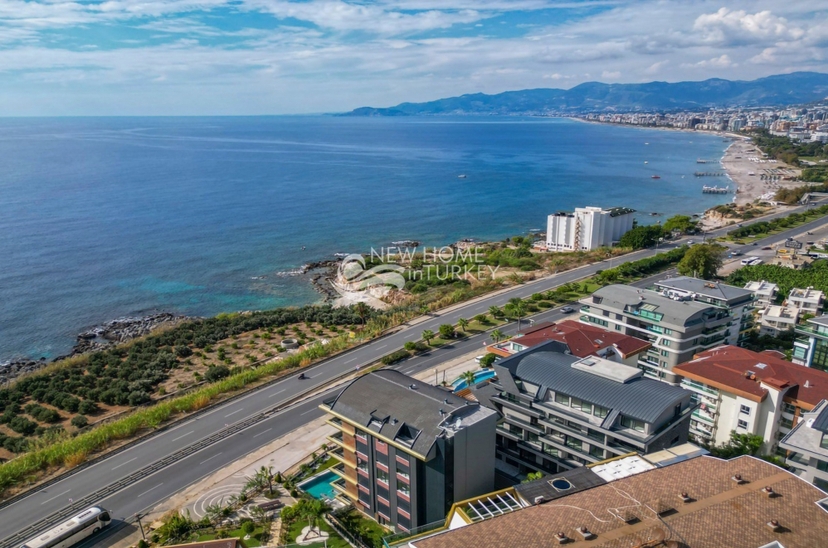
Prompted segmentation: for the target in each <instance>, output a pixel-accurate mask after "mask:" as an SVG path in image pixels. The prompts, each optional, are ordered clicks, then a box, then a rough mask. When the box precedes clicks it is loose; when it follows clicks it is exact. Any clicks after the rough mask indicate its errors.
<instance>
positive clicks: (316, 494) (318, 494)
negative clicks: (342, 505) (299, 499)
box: [297, 471, 339, 500]
mask: <svg viewBox="0 0 828 548" xmlns="http://www.w3.org/2000/svg"><path fill="white" fill-rule="evenodd" d="M338 478H339V476H338V475H336V474H334V473H333V472H331V471H327V472H324V473H322V474H319V475H318V476H314V477H312V478H311V479H309V480H308V481H306V482H303V483H300V484H299V485H298V486H297V487H299V488H300V489H301V490H302V491H304V492H306V493H307V494H309V495H310V496H312V497H313V498H315V499H319V500H325V499H333V498H334V496H336V493H335V492H334V488H333V487H331V482H332V481H336V480H337V479H338Z"/></svg>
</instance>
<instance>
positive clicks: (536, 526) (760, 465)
mask: <svg viewBox="0 0 828 548" xmlns="http://www.w3.org/2000/svg"><path fill="white" fill-rule="evenodd" d="M586 479H589V478H586ZM542 481H546V482H547V484H548V485H547V487H548V489H546V488H544V490H543V491H541V493H549V494H550V495H553V497H552V500H550V501H549V502H546V501H545V500H541V501H540V503H539V504H532V505H528V506H520V507H515V506H514V505H513V506H512V508H511V509H509V510H504V511H498V507H497V506H496V505H495V504H490V505H489V506H488V507H489V508H492V510H490V512H489V514H488V515H489V516H490V517H489V519H478V520H476V521H473V522H472V523H463V524H458V526H457V527H455V528H449V529H442V530H439V531H436V532H434V533H432V534H430V535H429V534H425V535H421V536H418V537H412V538H410V539H407V540H403V541H401V542H399V543H394V544H392V546H394V547H403V546H405V547H407V548H468V547H485V548H516V547H519V548H549V547H550V546H558V545H572V546H602V547H616V546H618V547H620V546H637V547H639V548H645V547H648V548H657V547H659V546H692V547H717V548H718V547H740V548H741V547H750V548H780V547H783V546H784V547H786V548H810V547H816V546H824V545H825V538H826V523H827V522H828V521H827V520H826V518H828V516H826V509H828V500H826V494H825V493H824V492H822V491H820V490H819V489H817V488H816V487H814V486H813V485H811V484H809V483H808V482H806V481H804V480H802V479H801V478H798V477H797V476H795V475H794V474H792V473H790V472H787V471H785V470H783V469H781V468H779V467H777V466H775V465H773V464H770V463H768V462H765V461H763V460H760V459H756V458H753V457H748V456H743V457H739V458H735V459H732V460H728V461H725V460H720V459H717V458H714V457H708V456H700V457H696V458H691V459H688V460H684V461H682V462H678V463H675V464H670V465H667V466H663V467H657V468H650V469H645V470H643V471H641V472H640V473H634V474H632V475H627V476H625V477H621V478H620V479H616V480H608V481H607V482H606V483H604V482H600V481H594V482H590V484H588V486H587V488H577V485H578V480H577V478H571V481H570V480H569V479H566V478H558V477H556V476H553V477H548V478H544V480H542ZM540 482H541V480H539V482H538V483H539V484H540ZM556 485H557V487H558V489H555V487H556ZM570 489H571V490H570ZM492 495H493V496H492V497H489V499H490V500H493V501H496V500H497V493H493V494H492ZM503 506H505V505H503ZM469 521H471V520H469Z"/></svg>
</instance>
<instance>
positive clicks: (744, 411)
mask: <svg viewBox="0 0 828 548" xmlns="http://www.w3.org/2000/svg"><path fill="white" fill-rule="evenodd" d="M739 413H742V414H745V415H750V407H748V406H747V405H744V404H742V405H740V406H739Z"/></svg>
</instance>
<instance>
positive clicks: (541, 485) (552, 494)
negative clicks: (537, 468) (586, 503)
mask: <svg viewBox="0 0 828 548" xmlns="http://www.w3.org/2000/svg"><path fill="white" fill-rule="evenodd" d="M556 479H565V480H566V481H567V482H568V483H569V485H570V486H571V487H570V488H569V489H564V490H561V489H556V488H555V487H553V485H552V482H553V481H554V480H556ZM605 483H607V482H606V481H605V480H604V478H602V477H601V476H599V475H598V474H596V473H595V472H593V471H592V470H590V469H589V468H587V467H585V466H584V467H578V468H573V469H572V470H567V471H566V472H562V473H560V474H554V475H551V476H544V477H542V478H541V479H537V480H532V481H530V482H528V483H521V484H520V485H515V491H517V492H518V494H519V495H520V496H521V497H522V498H523V499H524V500H526V501H527V502H529V503H530V504H535V499H536V498H537V497H543V502H549V501H550V500H555V499H557V498H561V497H565V496H567V495H571V494H572V493H577V492H578V491H585V490H586V489H591V488H592V487H597V486H599V485H603V484H605ZM562 486H565V484H562ZM543 502H539V504H543Z"/></svg>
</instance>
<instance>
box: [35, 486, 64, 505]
mask: <svg viewBox="0 0 828 548" xmlns="http://www.w3.org/2000/svg"><path fill="white" fill-rule="evenodd" d="M69 491H71V489H67V490H66V491H64V492H63V493H61V494H59V495H55V496H54V497H52V498H50V499H48V500H44V501H43V502H41V503H40V505H41V506H43V505H44V504H46V503H47V502H49V501H53V500H55V499H56V498H58V497H62V496H63V495H65V494H66V493H68V492H69Z"/></svg>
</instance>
